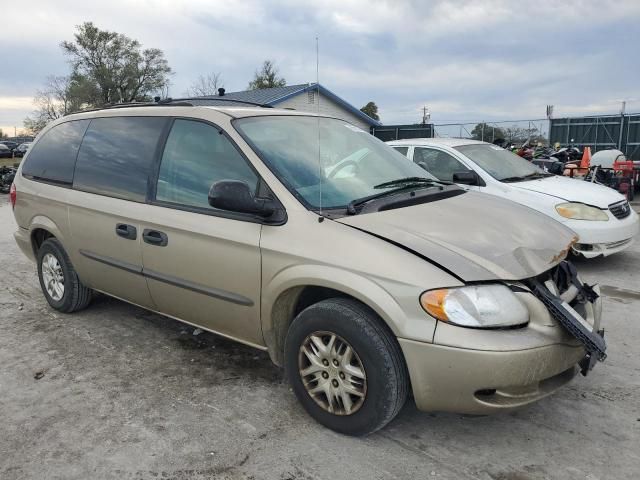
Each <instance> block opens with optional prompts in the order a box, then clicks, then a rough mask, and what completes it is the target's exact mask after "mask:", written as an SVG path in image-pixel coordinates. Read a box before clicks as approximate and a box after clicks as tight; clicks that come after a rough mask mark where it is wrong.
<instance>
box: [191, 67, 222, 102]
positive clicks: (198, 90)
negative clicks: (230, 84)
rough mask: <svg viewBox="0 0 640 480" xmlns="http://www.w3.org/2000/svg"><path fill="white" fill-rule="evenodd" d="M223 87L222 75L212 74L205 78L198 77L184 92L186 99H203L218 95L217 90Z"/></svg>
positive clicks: (202, 76)
mask: <svg viewBox="0 0 640 480" xmlns="http://www.w3.org/2000/svg"><path fill="white" fill-rule="evenodd" d="M219 87H220V88H221V87H224V85H223V84H222V74H221V73H219V72H212V73H210V74H208V75H207V76H204V75H200V76H199V77H198V79H197V80H196V81H195V82H193V83H192V84H191V86H190V87H189V88H188V89H187V91H186V92H185V95H186V96H188V97H205V96H210V95H218V88H219Z"/></svg>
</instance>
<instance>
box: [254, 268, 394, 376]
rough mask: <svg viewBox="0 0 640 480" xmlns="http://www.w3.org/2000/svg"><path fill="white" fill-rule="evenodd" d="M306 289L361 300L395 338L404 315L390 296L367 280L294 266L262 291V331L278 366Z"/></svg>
mask: <svg viewBox="0 0 640 480" xmlns="http://www.w3.org/2000/svg"><path fill="white" fill-rule="evenodd" d="M309 286H316V287H325V288H331V289H333V290H337V291H340V292H343V293H345V294H347V295H350V296H352V297H353V298H355V299H357V300H359V301H361V302H362V303H364V304H365V305H367V306H368V307H369V308H371V309H372V310H374V311H375V312H376V313H377V314H378V315H379V316H380V318H382V320H383V321H384V322H385V323H386V324H387V325H388V327H389V328H390V329H391V331H392V332H393V333H394V335H396V336H398V334H399V332H400V331H401V330H402V326H403V324H404V322H406V314H405V312H403V310H402V309H401V308H400V305H399V304H398V303H397V302H396V301H395V299H394V298H393V297H392V296H391V294H389V292H387V291H386V290H385V289H384V288H383V287H382V286H381V285H379V284H377V283H375V282H373V281H371V280H369V279H368V278H366V277H363V276H360V275H358V274H356V273H353V272H349V271H345V270H343V269H340V268H336V267H331V266H326V265H317V264H316V265H294V266H292V267H288V268H285V269H284V270H281V271H279V272H278V273H277V274H276V275H275V276H274V277H273V278H271V279H270V280H269V281H268V283H265V284H264V285H263V289H262V300H261V315H260V317H261V323H262V332H263V337H264V341H265V344H266V345H267V348H268V350H269V355H270V356H271V359H272V360H273V361H274V363H276V364H280V363H281V361H280V358H281V355H282V350H283V347H284V338H285V337H286V332H287V330H288V327H289V323H290V321H291V320H292V318H291V316H292V312H293V308H294V306H295V303H296V301H297V299H298V296H299V294H300V292H302V290H303V289H304V287H309Z"/></svg>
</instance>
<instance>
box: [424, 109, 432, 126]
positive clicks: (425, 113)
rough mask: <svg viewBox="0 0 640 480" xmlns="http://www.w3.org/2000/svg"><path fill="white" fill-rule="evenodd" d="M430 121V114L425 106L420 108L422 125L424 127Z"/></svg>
mask: <svg viewBox="0 0 640 480" xmlns="http://www.w3.org/2000/svg"><path fill="white" fill-rule="evenodd" d="M430 119H431V112H429V109H428V108H427V106H426V105H425V106H424V107H422V125H426V124H427V122H428V121H429V120H430Z"/></svg>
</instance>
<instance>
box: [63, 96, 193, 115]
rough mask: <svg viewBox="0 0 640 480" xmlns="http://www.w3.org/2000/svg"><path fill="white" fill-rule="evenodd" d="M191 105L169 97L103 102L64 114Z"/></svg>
mask: <svg viewBox="0 0 640 480" xmlns="http://www.w3.org/2000/svg"><path fill="white" fill-rule="evenodd" d="M167 106H168V107H193V106H194V105H193V103H190V102H186V101H180V102H174V101H173V100H171V99H170V98H168V99H164V100H161V101H159V102H123V103H105V104H104V105H103V106H101V107H94V108H85V109H83V110H78V111H77V112H71V113H66V114H65V115H64V116H65V117H66V116H67V115H73V114H74V113H87V112H97V111H98V110H111V109H115V108H132V107H167Z"/></svg>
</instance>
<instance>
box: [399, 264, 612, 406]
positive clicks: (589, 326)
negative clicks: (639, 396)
mask: <svg viewBox="0 0 640 480" xmlns="http://www.w3.org/2000/svg"><path fill="white" fill-rule="evenodd" d="M512 290H514V293H516V295H517V296H518V297H519V298H520V299H521V300H522V301H523V303H525V305H526V306H527V308H528V310H529V312H530V321H529V324H528V325H527V326H525V327H522V328H517V329H504V330H482V329H463V331H461V329H460V327H457V326H452V325H449V324H446V323H444V322H439V323H438V327H437V329H436V334H435V336H434V343H433V344H426V343H422V342H417V341H413V340H406V339H399V341H400V345H401V347H402V350H403V352H404V355H405V358H406V360H407V365H408V367H409V374H410V377H411V383H412V386H413V393H414V397H415V400H416V404H417V406H418V408H419V409H420V410H425V411H452V412H459V413H470V414H487V413H493V412H497V411H504V410H509V409H512V408H517V407H522V406H524V405H528V404H530V403H533V402H536V401H538V400H540V399H541V398H544V397H545V396H547V395H550V394H552V393H553V392H555V391H556V390H558V389H559V388H561V387H562V386H563V385H565V384H567V383H569V382H570V381H571V380H572V379H573V378H574V377H575V375H577V373H578V372H579V371H582V373H583V374H585V375H586V374H587V372H588V371H589V370H591V368H593V366H594V364H595V363H596V362H597V361H601V360H604V358H606V344H605V342H604V338H603V334H602V331H601V330H599V326H600V314H601V299H600V297H599V289H598V287H597V286H593V287H590V286H588V285H585V284H583V283H581V282H580V281H579V279H578V276H577V274H576V272H575V268H573V266H572V265H571V264H569V263H568V262H562V263H561V264H559V265H558V266H557V267H554V269H552V270H551V271H548V272H546V273H545V274H543V275H541V276H538V277H535V278H532V279H529V280H526V281H523V282H518V284H516V285H512Z"/></svg>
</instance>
